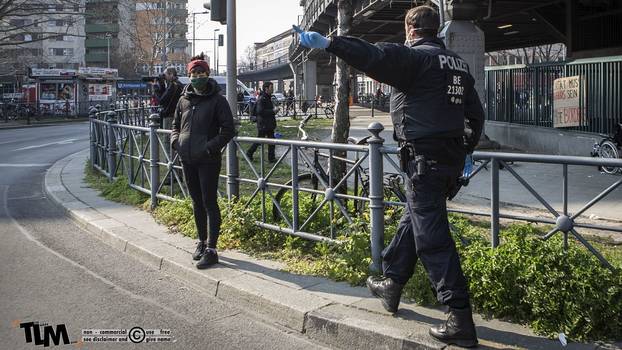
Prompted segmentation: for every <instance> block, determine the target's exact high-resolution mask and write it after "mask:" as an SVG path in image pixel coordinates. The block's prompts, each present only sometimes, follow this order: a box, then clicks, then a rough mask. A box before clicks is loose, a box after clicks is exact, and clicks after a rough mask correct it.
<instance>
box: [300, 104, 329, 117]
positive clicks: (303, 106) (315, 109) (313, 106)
mask: <svg viewBox="0 0 622 350" xmlns="http://www.w3.org/2000/svg"><path fill="white" fill-rule="evenodd" d="M300 109H301V110H302V113H307V111H313V113H311V112H310V113H309V115H310V116H311V115H314V114H315V115H316V116H317V115H319V113H318V110H319V111H320V112H323V113H324V116H325V117H326V119H332V118H334V117H335V107H334V104H333V103H327V104H326V105H325V106H323V105H322V102H318V101H315V100H312V101H311V103H309V101H303V102H302V104H301V106H300Z"/></svg>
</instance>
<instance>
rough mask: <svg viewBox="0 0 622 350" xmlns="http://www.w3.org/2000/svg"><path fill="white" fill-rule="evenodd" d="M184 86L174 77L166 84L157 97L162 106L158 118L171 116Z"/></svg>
mask: <svg viewBox="0 0 622 350" xmlns="http://www.w3.org/2000/svg"><path fill="white" fill-rule="evenodd" d="M183 90H184V87H183V85H182V84H181V83H180V82H179V80H177V79H175V80H173V81H171V82H170V83H169V84H168V87H167V88H166V90H164V92H163V93H162V95H160V97H159V102H160V106H161V107H162V111H161V112H160V118H172V117H173V113H175V107H176V106H177V102H178V101H179V98H180V97H181V94H182V93H183Z"/></svg>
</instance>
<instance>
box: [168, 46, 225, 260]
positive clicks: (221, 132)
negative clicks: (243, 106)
mask: <svg viewBox="0 0 622 350" xmlns="http://www.w3.org/2000/svg"><path fill="white" fill-rule="evenodd" d="M187 70H188V75H189V76H190V84H189V85H188V86H186V88H185V89H184V92H183V94H182V97H181V98H180V99H179V103H178V104H177V108H176V110H175V115H174V119H173V130H172V134H171V145H172V147H173V148H174V149H175V150H176V151H177V153H178V154H179V156H180V157H181V163H182V165H183V169H184V176H185V179H186V184H187V186H188V191H189V192H190V197H191V198H192V208H193V210H194V221H195V224H196V226H197V231H198V234H199V242H198V244H197V249H196V251H195V252H194V254H192V258H193V259H194V260H199V262H198V263H197V265H196V266H197V268H199V269H205V268H207V267H209V266H211V265H214V264H216V263H218V253H217V252H216V243H217V242H218V234H219V233H220V208H218V193H217V191H218V177H219V175H220V165H221V150H222V148H223V147H225V146H226V145H227V143H228V142H229V141H230V140H231V139H232V138H233V135H234V131H235V129H234V125H233V115H232V113H231V109H230V108H229V103H228V102H227V99H225V97H224V96H222V95H221V94H220V93H219V91H220V88H219V86H218V83H216V81H215V80H214V79H211V78H209V72H210V69H209V64H208V63H207V62H206V61H205V57H204V55H203V53H201V54H200V55H199V56H195V57H193V58H192V60H191V61H190V63H188V66H187ZM208 217H209V231H208V225H207V218H208Z"/></svg>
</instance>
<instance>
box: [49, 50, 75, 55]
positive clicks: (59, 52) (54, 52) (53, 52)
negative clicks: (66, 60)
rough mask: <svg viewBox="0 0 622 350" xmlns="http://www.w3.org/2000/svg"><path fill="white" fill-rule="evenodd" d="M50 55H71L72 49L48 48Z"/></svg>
mask: <svg viewBox="0 0 622 350" xmlns="http://www.w3.org/2000/svg"><path fill="white" fill-rule="evenodd" d="M50 55H51V56H73V49H60V48H50Z"/></svg>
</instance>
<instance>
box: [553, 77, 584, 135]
mask: <svg viewBox="0 0 622 350" xmlns="http://www.w3.org/2000/svg"><path fill="white" fill-rule="evenodd" d="M585 108H586V104H585V79H582V78H581V76H579V75H577V76H573V77H567V78H559V79H555V81H554V82H553V126H554V127H556V128H567V127H571V126H581V125H583V124H584V120H585Z"/></svg>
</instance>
